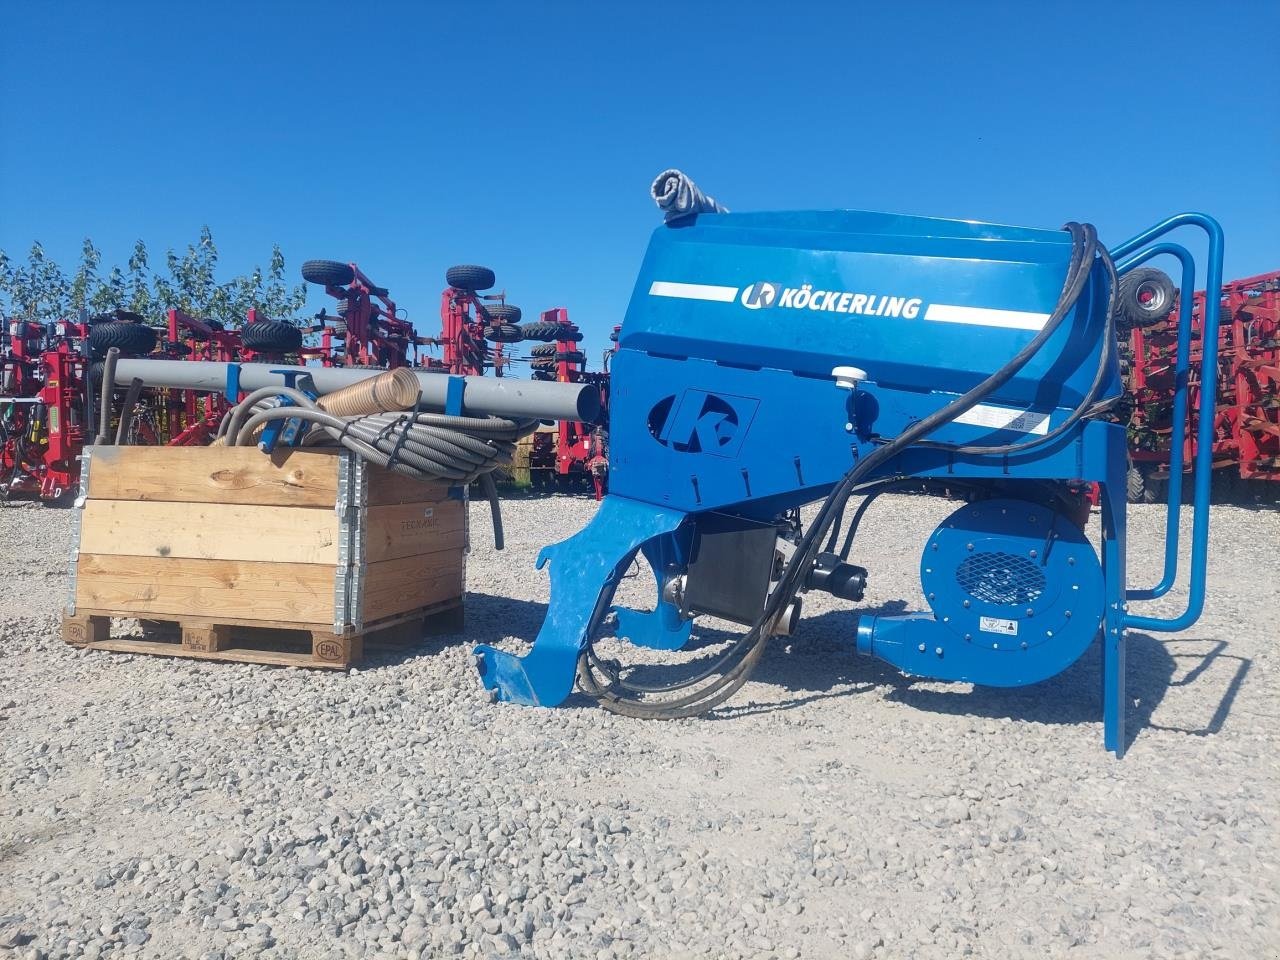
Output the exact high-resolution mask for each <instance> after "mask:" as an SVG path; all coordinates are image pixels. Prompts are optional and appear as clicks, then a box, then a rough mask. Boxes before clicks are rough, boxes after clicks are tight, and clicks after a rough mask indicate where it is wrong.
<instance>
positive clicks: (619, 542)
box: [475, 495, 686, 707]
mask: <svg viewBox="0 0 1280 960" xmlns="http://www.w3.org/2000/svg"><path fill="white" fill-rule="evenodd" d="M685 517H686V514H685V513H683V512H682V511H679V510H668V509H665V508H663V507H655V506H651V505H650V504H646V503H640V502H638V501H635V500H628V499H626V498H624V497H619V496H612V495H611V496H607V497H605V498H604V500H603V501H602V502H601V504H600V509H599V510H597V511H596V515H595V517H593V518H592V520H591V522H590V523H589V524H587V525H586V526H585V527H584V528H583V529H582V530H581V531H579V532H578V533H576V534H575V535H574V536H572V537H570V538H569V539H568V540H562V541H561V542H560V543H557V544H553V545H552V546H549V547H544V548H543V549H542V551H541V552H540V553H539V554H538V569H542V568H543V567H544V566H545V565H546V563H547V561H551V603H550V604H549V605H548V607H547V618H546V620H545V621H543V624H542V629H541V630H539V631H538V636H537V639H536V640H535V641H534V643H533V649H532V650H530V651H529V652H528V653H527V654H526V655H525V656H523V657H517V656H514V655H512V654H509V653H504V652H503V651H501V650H497V649H495V648H493V647H490V646H488V645H486V644H481V645H480V646H477V647H476V648H475V654H476V666H477V668H478V669H479V671H480V679H481V681H482V682H483V683H484V685H485V688H486V689H489V690H494V691H496V692H497V694H498V698H499V699H501V700H509V701H512V702H514V703H523V704H530V705H535V706H545V707H553V706H556V705H557V704H559V703H562V702H563V701H564V699H565V698H566V697H568V696H569V694H570V692H572V690H573V681H574V677H575V676H576V675H577V669H578V655H579V654H580V653H581V652H582V650H583V648H584V647H585V646H586V644H587V641H588V640H589V639H590V633H591V630H592V629H594V627H595V626H596V624H597V622H598V621H599V619H600V618H601V616H602V615H603V613H604V611H605V609H606V607H607V606H608V604H609V601H610V600H611V599H612V597H613V589H614V588H615V587H616V586H617V582H618V578H619V577H621V576H622V574H623V573H624V572H625V571H626V569H627V567H628V566H629V565H630V563H631V560H632V558H633V557H634V556H635V553H636V550H637V549H639V548H640V546H641V544H644V543H645V542H646V541H650V540H653V539H654V538H655V537H659V536H662V535H664V534H669V533H673V532H674V531H675V530H676V529H677V528H679V526H680V524H681V523H682V522H683V521H684V519H685Z"/></svg>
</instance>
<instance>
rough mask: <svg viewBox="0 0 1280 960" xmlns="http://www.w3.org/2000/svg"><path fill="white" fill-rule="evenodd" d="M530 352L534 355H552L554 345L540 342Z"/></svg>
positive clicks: (554, 353) (553, 353)
mask: <svg viewBox="0 0 1280 960" xmlns="http://www.w3.org/2000/svg"><path fill="white" fill-rule="evenodd" d="M530 352H531V353H532V354H533V355H534V356H535V357H554V356H555V355H556V345H555V344H554V343H540V344H538V345H537V346H536V347H534V348H533V350H532V351H530Z"/></svg>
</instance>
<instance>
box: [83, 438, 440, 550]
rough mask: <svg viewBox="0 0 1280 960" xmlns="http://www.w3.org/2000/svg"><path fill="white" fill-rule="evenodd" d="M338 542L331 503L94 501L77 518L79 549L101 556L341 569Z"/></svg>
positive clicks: (335, 517) (403, 538) (410, 539)
mask: <svg viewBox="0 0 1280 960" xmlns="http://www.w3.org/2000/svg"><path fill="white" fill-rule="evenodd" d="M258 455H259V456H262V455H261V454H258ZM264 459H265V458H264ZM93 469H96V467H95V468H93ZM90 476H91V477H92V476H93V471H92V470H91V471H90ZM378 509H391V510H398V509H402V508H399V507H390V508H378ZM424 509H431V508H430V507H427V508H424ZM410 529H412V525H410ZM401 539H402V540H404V541H405V542H406V543H409V544H411V543H412V542H415V541H414V540H413V539H412V538H411V537H410V536H409V535H408V534H405V535H403V536H402V537H401ZM418 539H423V537H421V536H420V537H419V538H418ZM337 540H338V515H337V514H336V513H335V512H334V509H333V507H332V506H329V507H264V506H258V505H244V504H234V503H165V502H157V501H130V500H90V501H88V502H87V503H86V504H85V509H84V514H83V516H82V517H81V521H80V550H81V551H82V552H84V553H93V554H99V555H107V554H120V555H124V556H134V557H177V558H188V559H199V560H258V561H278V560H285V561H289V562H291V563H327V564H336V563H337V562H338V543H337ZM418 552H422V551H418Z"/></svg>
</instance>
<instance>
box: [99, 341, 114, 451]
mask: <svg viewBox="0 0 1280 960" xmlns="http://www.w3.org/2000/svg"><path fill="white" fill-rule="evenodd" d="M119 358H120V348H119V347H111V348H109V349H108V350H107V355H106V357H104V358H103V361H102V400H101V404H100V405H99V408H98V417H99V421H98V435H97V437H95V438H94V441H93V442H94V444H95V445H96V444H104V445H105V444H109V443H110V442H111V394H112V391H114V390H115V383H116V361H117V360H118V359H119Z"/></svg>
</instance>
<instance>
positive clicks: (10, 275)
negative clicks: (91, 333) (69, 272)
mask: <svg viewBox="0 0 1280 960" xmlns="http://www.w3.org/2000/svg"><path fill="white" fill-rule="evenodd" d="M4 262H5V271H4V277H5V290H4V292H5V294H6V295H7V296H8V299H9V308H10V310H11V311H12V312H13V313H14V314H15V315H17V316H20V317H22V318H24V319H26V320H38V321H41V322H45V323H47V322H49V321H51V320H56V319H58V318H59V317H61V316H63V315H64V314H65V312H66V308H67V302H68V296H69V294H70V289H71V288H70V285H69V284H68V283H67V278H66V276H65V275H64V274H63V272H62V268H61V267H59V266H58V265H57V264H56V263H54V262H53V261H52V260H50V259H49V258H48V257H46V256H45V254H44V247H43V246H42V245H41V243H40V241H39V240H37V241H36V242H35V243H33V244H32V245H31V250H30V252H29V253H28V254H27V264H26V266H25V267H18V268H16V269H15V268H13V267H12V265H11V264H10V261H9V258H8V257H7V256H6V257H5V258H4Z"/></svg>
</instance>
